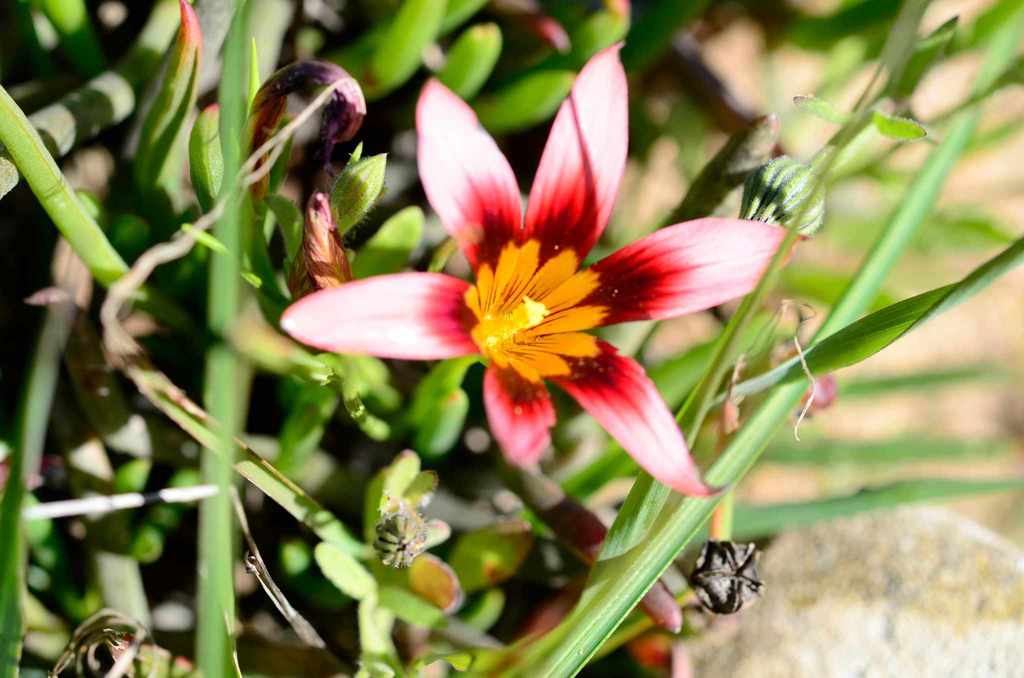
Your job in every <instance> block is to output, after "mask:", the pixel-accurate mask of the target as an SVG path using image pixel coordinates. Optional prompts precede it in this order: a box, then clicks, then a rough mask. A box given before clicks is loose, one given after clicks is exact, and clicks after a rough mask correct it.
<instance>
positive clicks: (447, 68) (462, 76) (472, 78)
mask: <svg viewBox="0 0 1024 678" xmlns="http://www.w3.org/2000/svg"><path fill="white" fill-rule="evenodd" d="M501 42H502V40H501V29H500V28H498V24H478V25H476V26H472V27H470V28H467V29H466V30H465V32H463V34H462V35H460V36H459V38H458V39H457V40H456V41H455V44H454V45H452V48H451V49H450V50H448V54H447V61H446V62H445V65H444V68H442V69H441V71H440V72H439V73H438V74H437V77H438V79H439V80H440V81H441V82H443V83H444V84H445V85H446V86H447V87H448V89H450V90H451V91H453V92H455V93H456V94H458V95H459V96H460V97H462V98H463V99H466V100H469V99H472V98H473V97H475V96H476V94H477V92H479V91H480V89H481V88H482V87H483V86H484V83H485V82H487V78H489V77H490V75H491V72H492V71H493V70H494V65H495V64H496V63H498V57H499V56H500V55H501Z"/></svg>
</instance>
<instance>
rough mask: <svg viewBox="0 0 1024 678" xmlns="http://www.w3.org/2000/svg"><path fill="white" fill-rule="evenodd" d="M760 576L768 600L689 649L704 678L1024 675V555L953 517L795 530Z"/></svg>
mask: <svg viewBox="0 0 1024 678" xmlns="http://www.w3.org/2000/svg"><path fill="white" fill-rule="evenodd" d="M759 568H760V569H761V573H762V578H763V580H764V582H765V585H766V590H765V592H764V594H763V598H762V600H761V601H759V602H758V603H757V604H756V605H754V606H753V607H751V608H750V609H749V610H745V611H743V612H741V613H740V614H739V615H737V616H736V618H735V622H736V623H729V622H726V623H724V624H721V627H723V631H727V632H726V633H718V632H716V631H714V630H713V631H712V632H710V633H709V634H707V635H705V636H703V637H701V638H699V639H698V640H696V641H694V642H693V643H692V644H690V645H689V649H690V653H691V656H692V658H693V662H694V666H695V669H696V671H695V675H696V676H698V678H700V677H703V676H716V677H717V676H737V677H740V676H746V677H749V678H774V677H776V676H777V677H780V678H783V677H784V678H802V677H805V676H806V677H807V678H811V677H814V678H833V677H834V678H846V677H850V678H853V677H857V678H881V677H883V676H899V677H900V678H907V677H910V676H913V677H918V676H920V677H924V678H927V677H931V676H942V677H944V678H945V677H947V676H957V677H958V678H965V677H966V678H970V677H975V676H977V677H978V678H980V677H982V676H984V677H985V678H1004V677H1005V678H1008V677H1011V676H1012V677H1020V678H1024V552H1022V551H1021V550H1020V549H1018V548H1016V547H1015V546H1014V545H1012V544H1010V543H1009V542H1007V541H1005V540H1004V539H1002V538H1001V537H999V536H997V535H995V534H993V533H991V532H989V531H988V530H986V529H984V528H982V527H979V526H978V525H976V524H975V523H972V522H970V521H968V520H966V519H964V518H962V517H959V516H957V515H956V514H953V513H951V512H949V511H946V510H942V509H934V508H911V509H902V510H899V511H894V512H885V513H875V514H869V515H865V516H861V517H857V518H851V519H846V520H840V521H836V522H831V523H823V524H820V525H816V526H813V527H810V528H807V529H803V530H800V531H796V532H791V533H788V534H785V535H783V536H781V537H779V538H778V539H776V540H775V542H774V543H772V545H771V546H770V547H769V548H768V551H767V552H766V553H765V555H764V557H763V558H762V561H761V563H760V565H759ZM723 621H724V619H723ZM730 621H732V620H730Z"/></svg>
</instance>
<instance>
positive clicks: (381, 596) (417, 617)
mask: <svg viewBox="0 0 1024 678" xmlns="http://www.w3.org/2000/svg"><path fill="white" fill-rule="evenodd" d="M377 602H378V604H379V605H380V606H381V607H383V608H385V609H388V610H391V611H392V612H394V613H395V616H396V617H398V618H399V619H401V620H402V621H404V622H406V623H408V624H414V625H416V626H422V627H424V628H428V629H441V628H444V627H445V626H447V624H448V619H447V618H445V616H444V613H443V612H441V610H439V609H437V608H436V607H434V606H433V605H431V604H430V603H428V602H427V601H425V600H423V599H422V598H420V597H419V596H417V595H414V594H412V593H410V592H409V591H406V590H405V589H403V588H399V587H397V586H382V587H381V588H380V591H378V592H377Z"/></svg>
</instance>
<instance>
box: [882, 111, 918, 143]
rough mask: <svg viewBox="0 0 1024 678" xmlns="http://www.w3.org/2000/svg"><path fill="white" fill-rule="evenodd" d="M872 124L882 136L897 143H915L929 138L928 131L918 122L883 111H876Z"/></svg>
mask: <svg viewBox="0 0 1024 678" xmlns="http://www.w3.org/2000/svg"><path fill="white" fill-rule="evenodd" d="M871 122H872V123H874V125H875V129H877V130H878V132H879V133H880V134H882V135H884V136H887V137H889V138H890V139H896V140H897V141H914V140H915V139H923V138H924V137H926V136H928V130H926V129H925V128H924V126H923V125H921V123H919V122H917V121H916V120H911V119H910V118H902V117H900V116H898V115H890V114H888V113H883V112H882V111H877V110H876V111H874V112H873V113H872V114H871Z"/></svg>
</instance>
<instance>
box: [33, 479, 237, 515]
mask: <svg viewBox="0 0 1024 678" xmlns="http://www.w3.org/2000/svg"><path fill="white" fill-rule="evenodd" d="M215 494H217V486H216V485H195V486H193V487H170V488H167V489H165V490H157V491H156V492H147V493H146V494H141V493H139V492H130V493H127V494H113V495H107V496H97V497H86V498H85V499H67V500H65V501H51V502H47V503H45V504H36V505H35V506H26V507H25V510H24V511H22V513H21V517H22V519H23V520H46V519H50V518H67V517H70V516H85V515H96V514H100V513H110V512H111V511H122V510H124V509H132V508H139V507H140V506H146V505H148V504H184V503H190V502H194V501H199V500H200V499H206V498H208V497H212V496H213V495H215Z"/></svg>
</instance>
